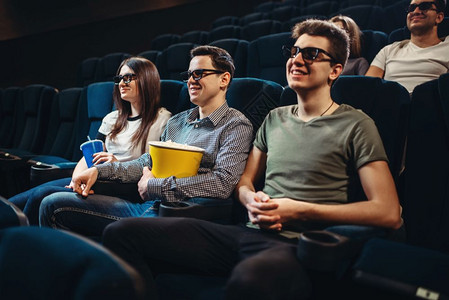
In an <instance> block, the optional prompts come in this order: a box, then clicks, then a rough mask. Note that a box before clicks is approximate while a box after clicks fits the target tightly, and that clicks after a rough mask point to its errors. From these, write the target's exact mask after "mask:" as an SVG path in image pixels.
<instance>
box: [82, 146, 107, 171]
mask: <svg viewBox="0 0 449 300" xmlns="http://www.w3.org/2000/svg"><path fill="white" fill-rule="evenodd" d="M80 149H81V151H83V155H84V159H85V160H86V163H87V167H88V168H90V167H92V165H93V162H92V160H93V155H94V153H97V152H102V151H103V141H101V140H91V141H87V142H84V143H82V144H81V146H80Z"/></svg>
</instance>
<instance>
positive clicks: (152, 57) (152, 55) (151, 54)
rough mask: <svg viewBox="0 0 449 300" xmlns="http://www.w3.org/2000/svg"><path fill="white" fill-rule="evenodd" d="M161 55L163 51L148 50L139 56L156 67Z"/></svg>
mask: <svg viewBox="0 0 449 300" xmlns="http://www.w3.org/2000/svg"><path fill="white" fill-rule="evenodd" d="M159 54H161V51H158V50H147V51H143V52H140V53H139V54H138V56H141V57H144V58H146V59H148V60H149V61H151V62H152V63H153V64H155V65H156V62H157V58H158V56H159Z"/></svg>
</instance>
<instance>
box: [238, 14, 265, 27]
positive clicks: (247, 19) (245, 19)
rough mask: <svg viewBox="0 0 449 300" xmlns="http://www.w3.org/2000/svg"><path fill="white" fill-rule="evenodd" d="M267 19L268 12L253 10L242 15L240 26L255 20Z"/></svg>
mask: <svg viewBox="0 0 449 300" xmlns="http://www.w3.org/2000/svg"><path fill="white" fill-rule="evenodd" d="M265 19H266V13H262V12H253V13H249V14H246V15H244V16H242V17H240V26H246V25H248V24H250V23H252V22H255V21H261V20H265Z"/></svg>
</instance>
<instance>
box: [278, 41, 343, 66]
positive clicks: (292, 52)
mask: <svg viewBox="0 0 449 300" xmlns="http://www.w3.org/2000/svg"><path fill="white" fill-rule="evenodd" d="M300 52H301V54H302V59H303V60H304V61H305V62H306V63H309V64H311V63H313V61H315V60H316V59H317V58H318V55H319V54H320V53H323V54H326V55H327V56H329V57H330V58H320V59H319V60H317V61H331V62H335V61H336V60H335V58H333V57H332V55H330V54H329V52H327V51H325V50H323V49H320V48H315V47H306V48H300V47H298V46H293V47H291V48H289V47H287V46H285V45H284V46H282V53H283V54H284V56H285V57H287V58H295V57H296V56H298V54H299V53H300Z"/></svg>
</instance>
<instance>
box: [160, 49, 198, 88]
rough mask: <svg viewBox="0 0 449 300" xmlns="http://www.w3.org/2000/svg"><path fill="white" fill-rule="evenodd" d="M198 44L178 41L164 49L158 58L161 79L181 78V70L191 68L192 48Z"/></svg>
mask: <svg viewBox="0 0 449 300" xmlns="http://www.w3.org/2000/svg"><path fill="white" fill-rule="evenodd" d="M196 46H197V45H196V44H193V43H178V44H174V45H171V46H169V47H168V48H167V49H165V50H163V51H162V52H161V54H160V55H159V57H158V59H157V64H156V65H157V68H158V70H159V75H160V76H161V79H172V80H181V75H180V73H181V72H184V71H187V70H188V69H189V63H190V50H192V49H193V48H195V47H196Z"/></svg>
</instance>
